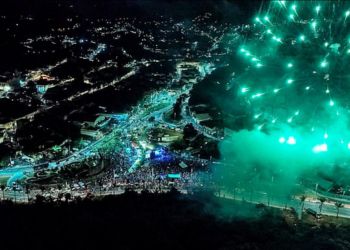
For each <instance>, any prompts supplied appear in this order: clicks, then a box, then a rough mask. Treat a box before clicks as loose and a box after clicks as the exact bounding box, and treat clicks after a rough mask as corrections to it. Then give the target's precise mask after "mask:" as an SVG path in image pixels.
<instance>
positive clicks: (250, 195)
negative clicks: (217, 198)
mask: <svg viewBox="0 0 350 250" xmlns="http://www.w3.org/2000/svg"><path fill="white" fill-rule="evenodd" d="M221 196H222V197H225V198H227V199H234V200H244V201H247V202H250V203H255V204H259V203H262V204H265V205H267V206H271V207H276V208H286V207H287V208H289V207H293V208H294V209H295V211H297V213H298V214H299V216H300V212H301V207H302V202H301V201H300V199H299V198H298V197H295V198H289V199H287V198H286V197H278V196H270V197H269V196H268V194H267V193H265V192H250V191H238V190H237V191H236V192H235V193H234V194H233V193H231V192H223V193H222V194H221ZM320 204H321V203H320V201H318V200H316V199H310V198H306V200H305V202H304V209H307V208H311V209H313V210H315V211H317V212H319V207H320ZM321 214H324V215H329V216H336V215H337V209H336V206H335V205H334V203H330V202H325V203H324V204H323V206H322V212H321ZM339 217H343V218H350V205H344V207H343V208H340V209H339Z"/></svg>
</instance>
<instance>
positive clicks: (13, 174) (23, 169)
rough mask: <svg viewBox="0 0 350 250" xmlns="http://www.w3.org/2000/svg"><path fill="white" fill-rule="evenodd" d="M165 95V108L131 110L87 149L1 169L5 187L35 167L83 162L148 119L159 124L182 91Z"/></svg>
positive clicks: (154, 105)
mask: <svg viewBox="0 0 350 250" xmlns="http://www.w3.org/2000/svg"><path fill="white" fill-rule="evenodd" d="M136 72H137V70H132V71H130V72H129V73H127V74H126V75H124V76H123V77H121V78H120V79H117V80H114V81H112V82H110V83H107V84H105V85H103V86H101V87H100V88H96V90H95V89H94V90H90V91H88V92H83V93H79V94H77V95H74V96H71V97H69V98H68V99H67V100H69V101H71V100H73V99H75V98H78V97H81V96H82V95H85V94H88V93H92V92H94V91H99V90H101V89H104V88H106V87H109V86H112V85H115V84H116V83H118V82H120V81H122V80H125V79H127V78H129V77H130V76H132V75H134V74H136ZM179 73H180V74H179V75H177V78H178V79H179V78H180V77H181V71H180V72H179ZM91 91H92V92H91ZM165 93H166V94H167V97H166V98H165V97H162V98H159V99H162V100H166V101H167V105H166V106H165V107H162V108H161V109H159V110H155V111H153V112H151V113H149V114H147V110H148V109H152V108H154V107H156V106H157V105H158V104H159V103H158V102H155V103H153V102H151V103H150V104H151V107H150V108H148V109H143V108H141V109H140V108H139V107H135V108H134V109H133V111H132V112H131V115H130V116H129V120H128V121H127V122H126V123H124V124H123V125H122V126H118V127H117V128H116V129H114V130H113V131H112V132H110V133H109V134H107V135H105V136H103V137H102V138H100V139H99V140H97V141H95V142H93V143H91V144H90V145H88V146H87V147H85V148H83V149H81V150H79V151H77V152H74V153H73V154H71V155H69V156H68V157H66V158H63V159H60V160H58V161H48V162H45V163H40V164H34V165H32V164H28V165H23V166H14V167H9V168H5V169H1V170H0V176H10V179H9V180H8V182H7V185H8V186H11V185H12V184H13V183H14V182H16V181H17V180H20V179H22V178H24V177H25V175H26V174H33V173H34V168H35V167H39V166H44V165H46V164H47V165H48V166H49V168H61V167H64V166H66V165H70V164H72V163H74V162H81V161H82V160H84V159H86V158H88V157H89V156H90V152H92V151H94V150H95V149H97V148H98V147H99V146H101V145H103V144H105V143H106V142H108V141H109V140H111V139H113V138H115V136H117V134H116V132H117V131H122V130H124V129H125V130H127V131H128V132H130V131H132V130H133V129H141V128H145V127H147V125H148V119H149V118H150V117H152V116H153V117H155V118H156V120H157V121H160V122H161V120H162V114H163V113H164V112H167V111H169V110H170V109H171V108H172V106H173V104H174V103H175V102H176V99H177V98H178V97H179V96H180V95H181V94H183V93H184V91H183V90H178V91H177V92H173V93H174V94H173V95H171V94H169V92H167V91H166V92H165ZM156 94H158V95H161V94H162V93H161V92H156ZM52 107H53V106H50V107H47V108H46V110H47V109H50V108H52ZM37 112H40V111H36V112H35V113H37ZM145 113H146V114H145ZM30 115H33V114H28V115H27V116H30ZM141 157H143V155H140V158H141Z"/></svg>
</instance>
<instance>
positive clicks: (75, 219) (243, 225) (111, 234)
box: [0, 191, 350, 250]
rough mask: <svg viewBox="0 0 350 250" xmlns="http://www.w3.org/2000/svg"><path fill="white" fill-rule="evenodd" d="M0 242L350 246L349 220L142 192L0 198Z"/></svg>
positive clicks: (40, 245) (29, 245) (4, 245)
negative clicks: (318, 221) (320, 220)
mask: <svg viewBox="0 0 350 250" xmlns="http://www.w3.org/2000/svg"><path fill="white" fill-rule="evenodd" d="M0 216H1V249H247V250H248V249H254V250H255V249H285V250H286V249H308V250H310V249H327V250H330V249H349V248H350V235H349V233H348V232H349V229H350V227H349V226H341V225H338V226H337V227H336V226H335V225H333V224H324V225H318V226H317V225H315V224H313V225H311V224H308V223H307V222H303V223H299V222H295V223H294V222H290V221H289V220H288V217H290V216H286V213H285V212H281V211H280V210H273V209H271V208H266V207H260V206H253V205H250V204H245V203H243V204H236V203H234V202H232V201H228V200H225V199H220V198H215V197H214V196H212V195H209V194H196V195H180V194H178V193H177V192H176V191H173V192H170V193H167V194H150V193H147V192H143V193H142V194H137V193H134V192H133V191H129V192H126V193H125V194H123V195H119V196H106V197H104V198H96V199H93V198H92V199H84V200H81V199H79V200H73V201H70V202H65V201H62V202H43V201H42V200H41V199H37V202H35V203H33V204H29V205H21V204H13V203H8V202H3V203H2V204H1V205H0Z"/></svg>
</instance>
